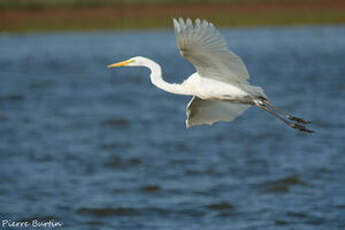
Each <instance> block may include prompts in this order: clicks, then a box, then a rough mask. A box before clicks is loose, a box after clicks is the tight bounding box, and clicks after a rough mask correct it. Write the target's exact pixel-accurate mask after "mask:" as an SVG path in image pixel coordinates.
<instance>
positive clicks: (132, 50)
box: [0, 26, 345, 230]
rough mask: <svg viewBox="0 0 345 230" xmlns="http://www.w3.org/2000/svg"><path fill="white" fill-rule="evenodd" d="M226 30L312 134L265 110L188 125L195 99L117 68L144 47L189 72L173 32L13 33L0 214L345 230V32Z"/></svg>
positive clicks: (0, 41) (256, 79)
mask: <svg viewBox="0 0 345 230" xmlns="http://www.w3.org/2000/svg"><path fill="white" fill-rule="evenodd" d="M223 32H224V34H225V37H226V40H227V41H229V42H230V47H231V48H232V49H233V50H235V52H237V53H238V54H239V55H240V56H241V57H243V60H244V62H245V63H246V64H247V66H248V69H249V72H250V73H251V76H252V82H253V83H254V84H256V85H261V86H263V87H264V89H265V92H266V94H267V95H268V96H269V97H270V98H271V100H272V101H273V102H274V104H276V105H278V106H280V107H282V108H284V109H286V110H288V111H291V112H293V113H294V114H296V115H300V116H302V117H304V118H306V119H310V120H312V121H313V126H312V128H313V129H314V130H315V131H316V133H315V134H312V135H305V134H302V133H298V132H296V131H294V130H292V129H290V128H289V127H286V126H285V125H284V124H283V123H282V122H280V121H278V120H275V119H274V118H272V117H271V116H269V114H266V113H265V112H262V111H260V110H259V109H257V108H252V109H250V110H248V111H247V112H245V114H244V115H243V116H241V117H239V118H238V119H236V121H235V122H232V123H217V124H215V125H213V126H201V127H195V128H192V129H188V130H187V129H185V126H184V120H185V106H186V104H187V102H188V100H189V98H187V97H184V96H176V95H169V94H167V93H164V92H162V91H160V90H159V89H157V88H155V87H153V86H152V85H151V84H150V82H149V78H148V73H149V72H148V70H145V69H134V68H127V69H125V68H123V69H117V70H108V69H107V68H106V65H107V64H110V63H112V62H115V61H120V60H122V59H126V58H129V57H132V56H136V55H142V56H147V57H149V58H152V59H153V60H156V61H158V62H159V63H160V64H161V65H162V68H163V69H164V74H165V78H166V79H167V80H168V81H181V80H182V79H184V78H185V77H186V76H189V75H190V74H191V73H192V72H194V70H193V68H192V66H191V65H190V64H189V63H188V62H187V61H185V60H184V59H183V58H181V57H180V56H179V54H178V52H177V49H176V45H175V39H174V35H173V33H172V32H171V31H152V32H143V31H138V32H114V33H106V32H104V33H102V32H98V33H68V34H67V33H66V34H28V35H7V34H2V35H1V36H0V79H1V90H0V218H1V221H3V220H4V219H11V220H12V221H17V222H18V221H29V222H30V223H31V221H32V220H35V219H36V220H38V221H41V222H47V221H49V220H53V221H57V222H62V223H63V227H64V229H73V230H79V229H80V230H81V229H83V230H85V229H150V230H152V229H169V230H170V229H178V230H180V229H188V230H193V229H210V230H212V229H215V230H220V229H265V230H270V229H303V230H309V229H310V230H314V229H328V230H330V229H345V131H344V128H345V115H344V114H345V103H344V97H345V27H343V26H334V27H333V26H329V27H294V28H266V29H236V30H224V31H223ZM11 229H15V228H11ZM20 229H23V228H20ZM36 229H37V228H36ZM42 229H47V228H42ZM57 229H59V228H57Z"/></svg>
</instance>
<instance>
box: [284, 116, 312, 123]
mask: <svg viewBox="0 0 345 230" xmlns="http://www.w3.org/2000/svg"><path fill="white" fill-rule="evenodd" d="M289 119H290V120H291V121H296V122H298V123H300V124H310V123H311V122H310V121H306V120H304V119H302V118H299V117H293V116H289Z"/></svg>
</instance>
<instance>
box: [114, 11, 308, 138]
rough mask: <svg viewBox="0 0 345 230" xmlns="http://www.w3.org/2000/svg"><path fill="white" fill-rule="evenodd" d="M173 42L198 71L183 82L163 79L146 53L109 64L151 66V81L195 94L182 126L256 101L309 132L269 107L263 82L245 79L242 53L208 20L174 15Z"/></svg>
mask: <svg viewBox="0 0 345 230" xmlns="http://www.w3.org/2000/svg"><path fill="white" fill-rule="evenodd" d="M173 22H174V29H175V35H176V40H177V46H178V48H179V50H180V53H181V55H182V56H183V57H185V58H186V59H187V60H189V61H190V62H191V63H192V64H193V65H194V67H195V69H196V70H197V72H196V73H194V74H192V75H191V76H190V77H189V78H188V79H187V80H185V81H183V82H182V83H181V84H176V83H168V82H166V81H164V80H163V78H162V70H161V67H160V65H159V64H157V63H156V62H154V61H152V60H150V59H148V58H145V57H140V56H137V57H133V58H131V59H129V60H126V61H122V62H118V63H114V64H111V65H108V67H109V68H112V67H119V66H142V67H147V68H149V69H150V70H151V82H152V84H154V85H155V86H157V87H158V88H160V89H162V90H164V91H166V92H169V93H173V94H181V95H189V96H193V98H192V100H191V101H190V102H189V103H188V105H187V112H186V113H187V120H186V126H187V127H191V126H194V125H202V124H209V125H211V124H213V123H214V122H217V121H232V120H233V119H235V118H236V117H237V116H239V115H241V114H242V113H243V112H244V111H245V110H247V109H248V108H249V107H250V106H252V105H255V106H257V107H259V108H261V109H263V110H265V111H267V112H269V113H270V114H272V115H273V116H275V117H277V118H278V119H280V120H281V121H283V122H284V123H285V124H287V125H288V126H290V127H291V128H294V129H297V130H300V131H303V132H313V131H311V130H309V129H307V128H306V127H305V126H303V125H301V124H309V123H310V122H309V121H306V120H304V119H302V118H298V117H294V116H291V115H289V114H288V113H286V112H284V111H282V110H280V109H279V108H277V107H275V106H273V105H272V104H271V103H270V101H269V100H268V97H267V96H266V95H265V94H264V92H263V90H262V88H261V87H257V86H253V85H250V84H249V82H248V81H249V74H248V71H247V68H246V67H245V65H244V64H243V62H242V60H241V58H240V57H238V56H237V55H236V54H234V53H233V52H232V51H230V50H229V49H228V47H227V44H226V42H225V40H224V38H223V36H222V35H221V34H220V33H219V32H218V31H217V30H216V28H215V27H214V25H213V24H212V23H209V22H207V21H206V20H203V21H200V20H199V19H196V20H195V23H194V24H193V22H192V20H191V19H189V18H188V19H187V20H186V21H184V20H183V19H182V18H179V19H178V20H177V19H173Z"/></svg>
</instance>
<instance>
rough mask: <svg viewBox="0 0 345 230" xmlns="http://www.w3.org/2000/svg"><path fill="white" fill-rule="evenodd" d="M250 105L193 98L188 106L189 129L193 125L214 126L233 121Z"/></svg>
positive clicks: (187, 121) (187, 123) (187, 122)
mask: <svg viewBox="0 0 345 230" xmlns="http://www.w3.org/2000/svg"><path fill="white" fill-rule="evenodd" d="M249 107H250V105H246V104H239V103H231V102H226V101H218V100H202V99H200V98H198V97H195V96H194V97H193V98H192V100H191V101H190V102H189V103H188V105H187V120H186V126H187V128H189V127H191V126H193V125H202V124H208V125H212V124H213V123H214V122H216V121H232V120H233V119H235V118H236V117H238V116H239V115H241V114H242V113H243V112H244V111H245V110H246V109H248V108H249Z"/></svg>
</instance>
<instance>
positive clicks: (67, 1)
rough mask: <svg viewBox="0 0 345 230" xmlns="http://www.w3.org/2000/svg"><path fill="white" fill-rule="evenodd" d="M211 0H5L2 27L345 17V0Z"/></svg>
mask: <svg viewBox="0 0 345 230" xmlns="http://www.w3.org/2000/svg"><path fill="white" fill-rule="evenodd" d="M210 1H211V0H188V1H187V2H188V3H189V4H186V3H185V2H186V1H185V0H183V1H182V0H177V1H176V0H175V1H173V0H161V1H159V0H148V1H145V0H132V1H128V0H127V1H126V0H98V1H96V0H94V1H93V0H0V32H1V31H6V32H31V31H71V30H78V31H86V30H107V29H137V28H140V29H147V28H163V27H171V18H172V17H179V16H183V17H187V16H188V17H192V18H196V17H199V18H206V19H208V20H210V21H212V22H213V23H214V24H216V25H217V26H261V25H296V24H336V23H345V2H344V1H342V0H292V1H288V0H283V1H279V0H229V1H225V0H216V1H212V3H210ZM182 2H183V4H182ZM157 3H159V4H157Z"/></svg>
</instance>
